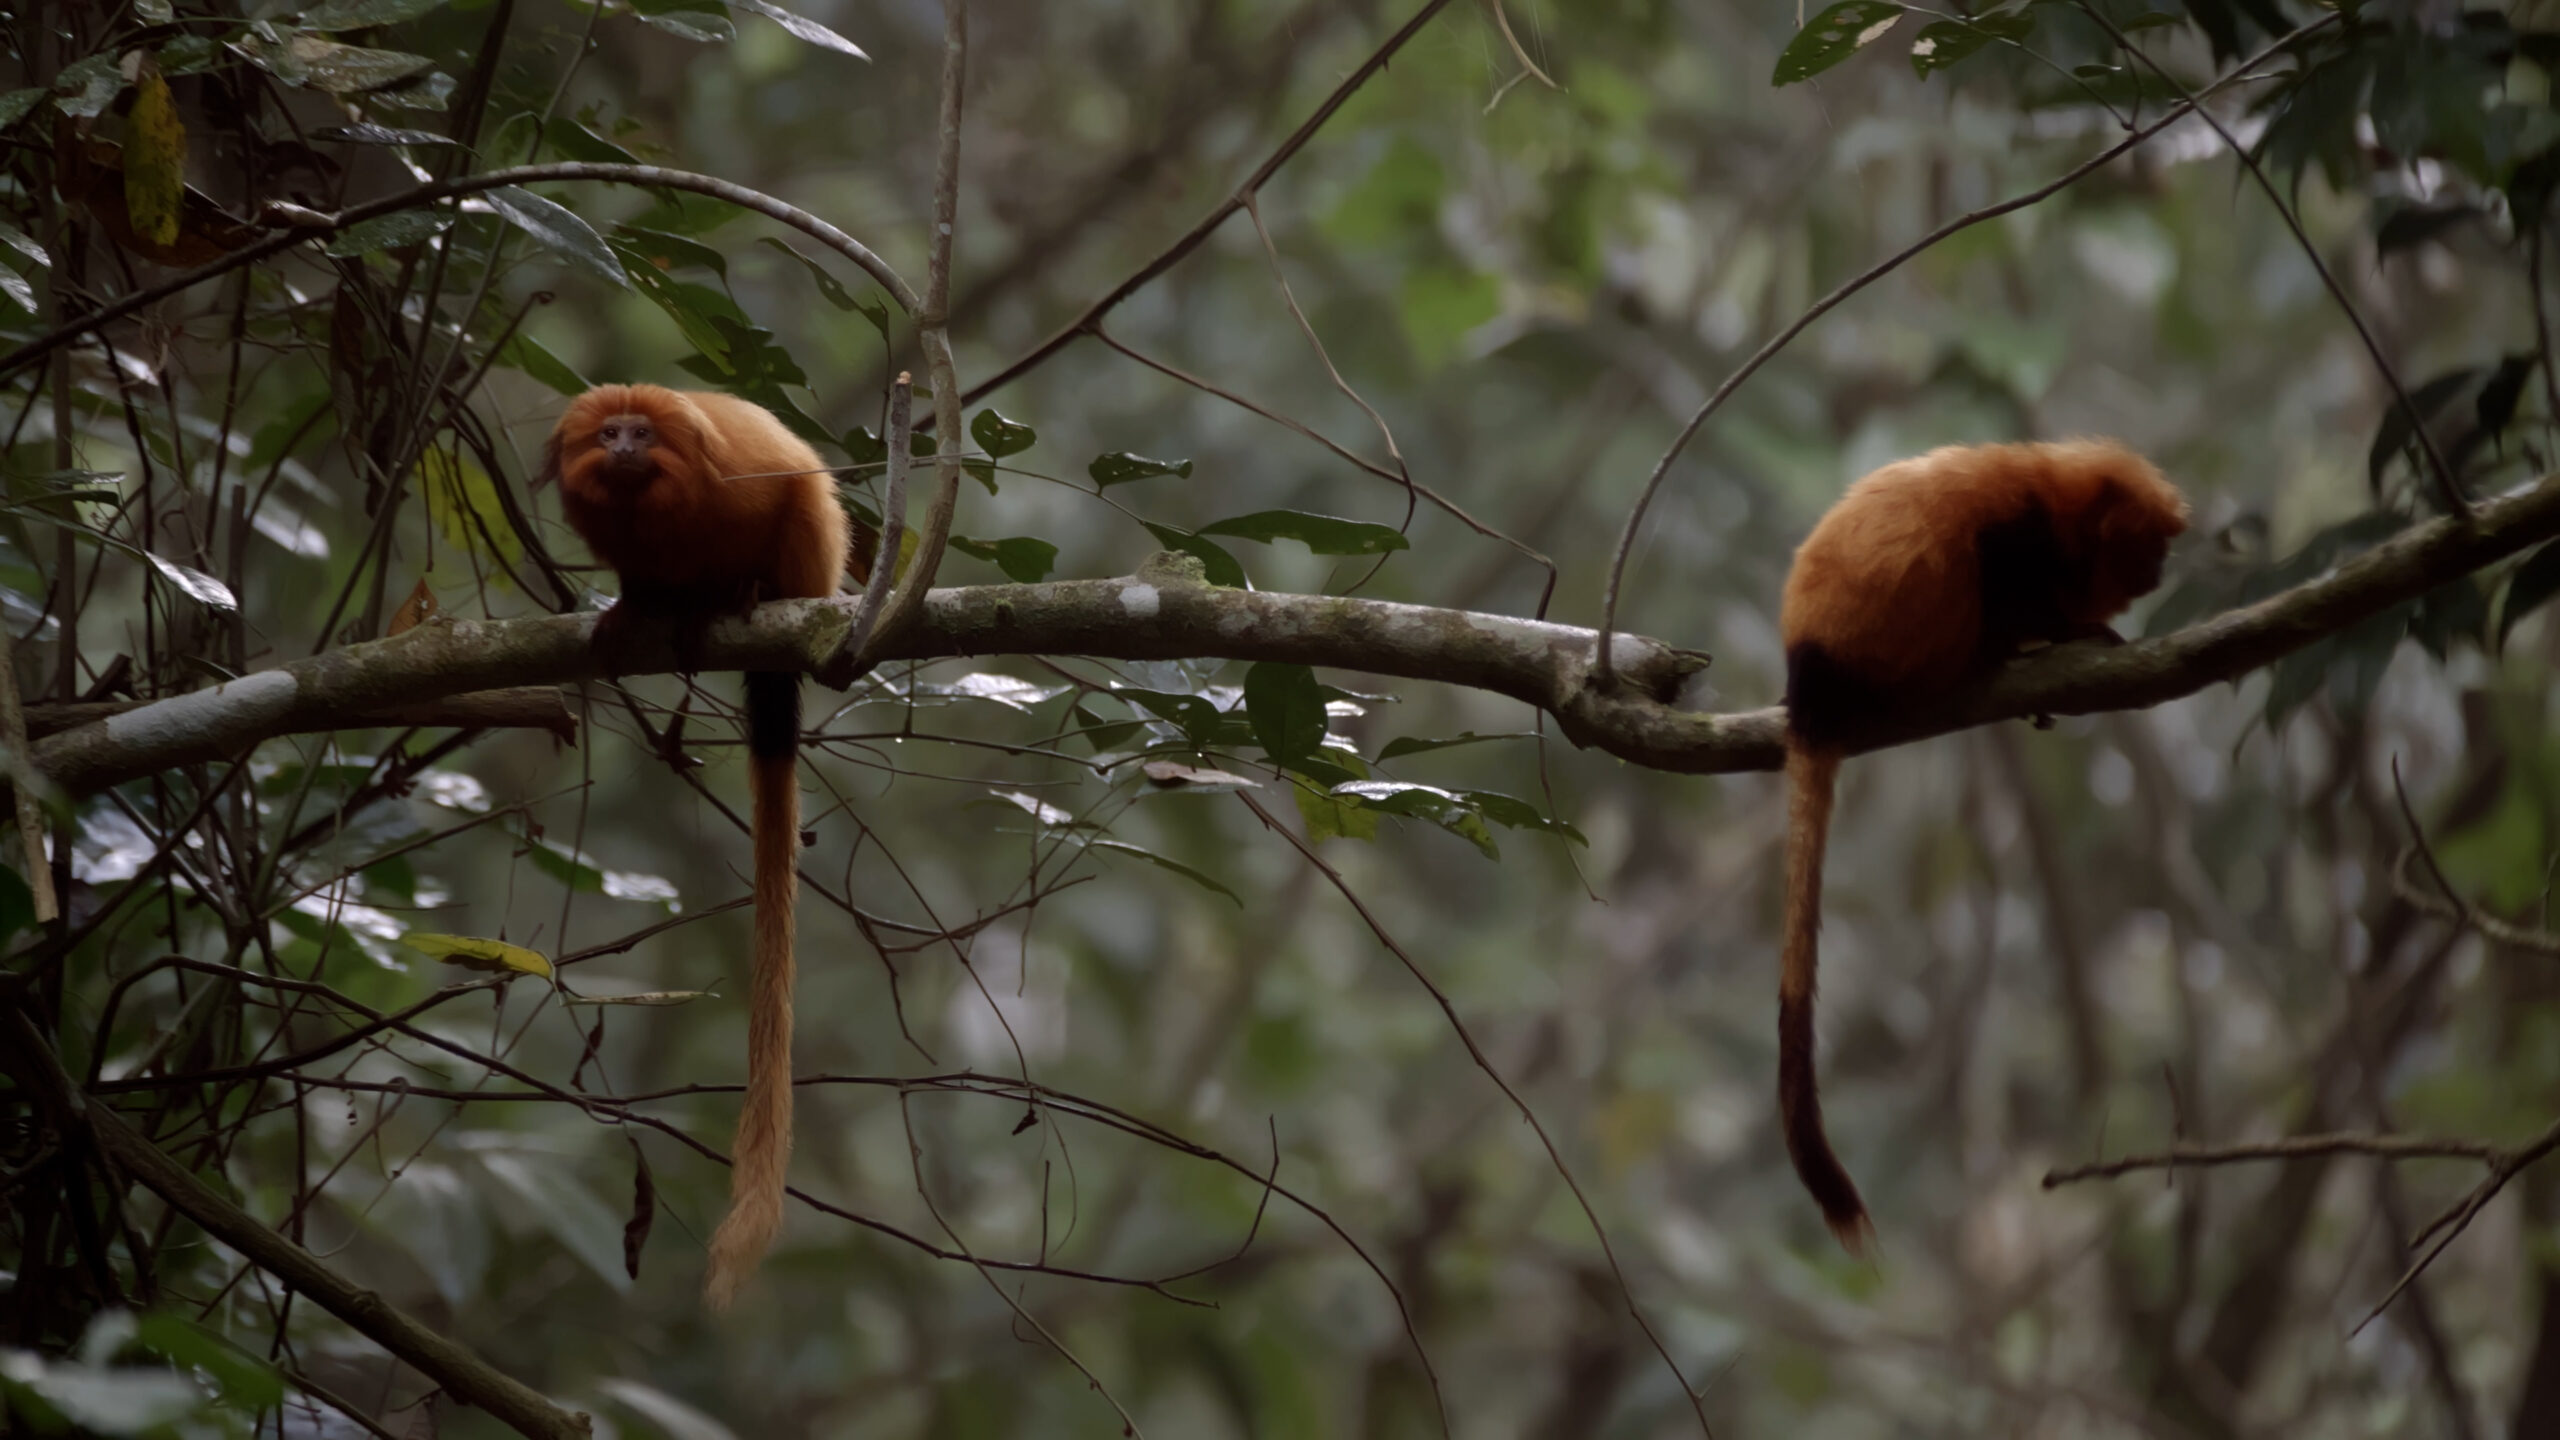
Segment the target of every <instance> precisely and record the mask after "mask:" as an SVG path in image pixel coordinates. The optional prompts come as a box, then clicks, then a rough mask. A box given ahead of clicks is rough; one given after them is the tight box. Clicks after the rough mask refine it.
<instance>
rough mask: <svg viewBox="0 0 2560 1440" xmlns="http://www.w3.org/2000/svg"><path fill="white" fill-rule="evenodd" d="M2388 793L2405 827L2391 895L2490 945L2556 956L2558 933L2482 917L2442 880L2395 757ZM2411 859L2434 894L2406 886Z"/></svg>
mask: <svg viewBox="0 0 2560 1440" xmlns="http://www.w3.org/2000/svg"><path fill="white" fill-rule="evenodd" d="M2391 793H2392V794H2393V795H2395V796H2397V797H2398V798H2399V801H2400V818H2401V820H2403V821H2404V822H2406V823H2407V825H2408V826H2409V843H2408V845H2407V846H2405V847H2404V848H2402V850H2401V851H2400V857H2399V858H2398V859H2396V860H2394V861H2392V862H2391V889H2392V893H2394V894H2396V895H2398V896H2399V897H2400V898H2401V899H2403V900H2405V901H2407V902H2409V903H2410V904H2412V905H2415V906H2416V907H2418V908H2419V909H2421V910H2424V911H2426V912H2427V913H2428V914H2430V915H2433V916H2436V917H2437V918H2438V919H2443V920H2450V921H2452V922H2453V923H2455V924H2456V925H2460V926H2462V927H2463V928H2465V929H2469V930H2476V931H2478V932H2479V933H2480V934H2481V935H2482V936H2483V937H2485V938H2487V939H2488V940H2489V941H2491V942H2492V943H2494V944H2499V945H2512V946H2514V947H2515V948H2517V949H2519V950H2538V951H2540V952H2541V953H2543V954H2545V955H2560V934H2555V933H2553V932H2552V931H2549V930H2533V929H2528V928H2526V927H2525V926H2522V925H2515V924H2510V923H2508V922H2507V921H2504V920H2501V919H2499V918H2498V917H2497V916H2495V915H2490V914H2486V913H2484V912H2482V910H2481V909H2480V907H2479V906H2477V905H2474V904H2472V903H2471V902H2470V901H2469V900H2466V899H2464V898H2463V896H2462V892H2461V891H2459V890H2456V889H2454V888H2453V881H2452V880H2450V879H2448V878H2447V877H2446V875H2445V873H2444V867H2443V866H2442V865H2439V864H2437V863H2436V851H2435V847H2434V846H2433V845H2430V844H2428V843H2427V832H2426V827H2424V826H2422V825H2420V824H2419V823H2418V812H2417V811H2416V810H2415V809H2414V808H2412V807H2411V806H2410V804H2409V790H2408V787H2407V786H2405V785H2403V784H2401V783H2400V757H2399V756H2397V755H2394V756H2392V757H2391ZM2412 857H2415V858H2417V859H2422V860H2424V861H2426V862H2427V875H2428V876H2429V878H2431V879H2433V880H2434V881H2435V882H2436V892H2437V893H2436V894H2433V895H2430V894H2428V893H2427V892H2425V891H2423V890H2421V889H2419V888H2418V887H2417V886H2415V885H2413V884H2411V883H2409V861H2410V859H2411V858H2412Z"/></svg>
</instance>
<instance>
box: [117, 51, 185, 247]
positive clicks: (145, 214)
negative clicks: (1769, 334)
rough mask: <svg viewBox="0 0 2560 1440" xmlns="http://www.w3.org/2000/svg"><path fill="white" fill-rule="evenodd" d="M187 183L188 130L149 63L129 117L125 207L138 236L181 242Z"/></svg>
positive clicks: (155, 241)
mask: <svg viewBox="0 0 2560 1440" xmlns="http://www.w3.org/2000/svg"><path fill="white" fill-rule="evenodd" d="M186 184H187V127H186V122H184V121H182V120H180V119H179V118H178V101H177V97H175V96H173V95H171V94H170V93H169V82H168V81H167V80H165V79H162V78H161V75H160V72H159V70H158V69H157V68H155V67H153V66H149V65H145V66H144V67H143V69H142V73H141V75H140V77H139V78H138V79H137V80H136V81H135V83H134V96H133V113H132V114H131V115H130V116H128V117H126V121H125V141H124V208H125V214H126V216H127V217H128V218H129V219H131V220H132V222H133V231H134V233H135V234H136V235H139V236H141V237H142V238H143V239H145V240H147V241H149V242H151V243H152V244H154V245H173V244H175V243H177V239H178V207H179V206H180V205H181V204H182V203H184V200H185V197H186Z"/></svg>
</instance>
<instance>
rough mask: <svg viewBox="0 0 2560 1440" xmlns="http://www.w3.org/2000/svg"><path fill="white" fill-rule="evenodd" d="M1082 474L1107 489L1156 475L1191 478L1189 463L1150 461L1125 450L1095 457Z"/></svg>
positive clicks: (1181, 461)
mask: <svg viewBox="0 0 2560 1440" xmlns="http://www.w3.org/2000/svg"><path fill="white" fill-rule="evenodd" d="M1084 473H1086V474H1087V475H1090V476H1092V477H1093V483H1094V484H1096V485H1100V486H1102V487H1104V488H1106V489H1108V488H1109V487H1111V486H1113V485H1126V484H1128V483H1129V482H1130V481H1132V480H1145V479H1148V478H1150V477H1153V476H1157V475H1178V476H1180V477H1182V478H1183V479H1185V480H1188V479H1190V478H1191V462H1190V461H1188V460H1150V459H1148V458H1147V457H1146V456H1144V455H1133V454H1131V453H1129V452H1128V451H1126V450H1113V451H1109V452H1107V453H1105V454H1101V455H1097V456H1095V457H1094V460H1093V463H1092V464H1090V465H1087V466H1086V467H1084Z"/></svg>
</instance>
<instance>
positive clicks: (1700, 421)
mask: <svg viewBox="0 0 2560 1440" xmlns="http://www.w3.org/2000/svg"><path fill="white" fill-rule="evenodd" d="M2337 18H2338V17H2337V16H2336V15H2334V14H2332V15H2323V16H2321V17H2320V18H2318V19H2316V20H2313V21H2311V22H2310V23H2308V24H2305V25H2302V26H2300V27H2298V28H2296V29H2295V30H2294V31H2293V32H2292V33H2290V34H2288V35H2286V36H2284V37H2283V38H2282V39H2280V40H2277V41H2276V42H2275V43H2273V44H2271V45H2269V46H2267V48H2265V49H2264V50H2261V51H2259V52H2258V53H2257V54H2255V55H2252V56H2250V57H2249V58H2248V59H2246V60H2243V61H2241V62H2240V63H2239V64H2238V65H2235V66H2233V67H2232V68H2231V69H2230V70H2228V71H2226V72H2225V73H2224V74H2223V75H2222V76H2221V77H2219V78H2218V79H2216V80H2214V81H2213V83H2212V84H2209V85H2207V86H2205V87H2204V89H2203V90H2201V91H2199V92H2197V94H2196V95H2195V97H2194V98H2192V99H2189V100H2186V101H2184V102H2181V103H2180V104H2177V105H2174V106H2172V107H2170V109H2169V111H2168V113H2166V114H2164V115H2162V116H2161V117H2160V118H2159V119H2157V120H2154V121H2152V122H2151V123H2150V124H2148V125H2146V126H2143V127H2142V128H2141V129H2139V130H2136V131H2134V132H2133V133H2132V134H2130V135H2127V136H2126V137H2125V138H2124V139H2122V140H2119V141H2117V142H2116V143H2115V144H2113V145H2110V146H2108V147H2107V148H2106V149H2104V150H2101V151H2099V152H2098V153H2097V154H2095V155H2092V156H2090V157H2089V158H2088V159H2086V160H2083V161H2081V162H2080V163H2079V164H2077V165H2074V166H2072V167H2071V168H2070V169H2068V170H2066V171H2064V172H2062V174H2061V175H2059V176H2058V177H2056V178H2054V179H2053V180H2050V181H2047V182H2046V183H2045V184H2042V185H2039V186H2037V187H2036V188H2035V189H2033V190H2029V191H2027V192H2026V193H2025V194H2022V195H2015V196H2012V197H2010V198H2009V199H2006V200H2003V201H2001V202H1999V203H1998V204H1996V205H1986V206H1984V207H1983V208H1981V209H1979V210H1974V211H1970V212H1968V213H1966V214H1963V215H1959V216H1957V217H1956V218H1955V219H1953V220H1950V221H1948V222H1947V223H1945V224H1944V225H1941V226H1939V227H1938V228H1937V229H1935V230H1932V231H1930V232H1929V233H1928V234H1926V235H1923V236H1921V237H1920V238H1919V239H1917V240H1914V241H1912V242H1911V243H1910V244H1908V245H1905V246H1904V247H1902V248H1901V249H1900V250H1897V251H1895V252H1894V253H1892V254H1891V255H1888V256H1886V257H1885V258H1884V259H1882V260H1879V261H1877V262H1876V263H1875V264H1873V265H1870V266H1868V267H1867V268H1866V269H1865V270H1862V271H1860V272H1859V273H1858V274H1856V275H1853V276H1851V277H1850V278H1849V279H1848V280H1846V281H1843V282H1842V283H1841V284H1840V285H1839V286H1838V287H1836V288H1834V289H1833V290H1832V291H1831V293H1829V294H1827V295H1825V296H1823V297H1822V298H1821V299H1819V300H1816V301H1814V302H1813V304H1812V305H1810V306H1808V307H1807V308H1806V309H1805V311H1804V313H1803V314H1801V315H1798V316H1797V317H1796V318H1795V319H1794V320H1793V321H1791V322H1789V323H1788V325H1787V328H1785V329H1784V330H1781V331H1779V332H1778V333H1777V334H1775V335H1772V336H1770V337H1769V339H1768V340H1767V341H1766V342H1764V343H1763V344H1762V345H1761V346H1760V348H1759V349H1757V350H1754V351H1752V352H1751V355H1750V358H1748V359H1746V360H1744V361H1743V362H1742V363H1741V364H1740V365H1739V366H1737V367H1735V369H1734V371H1733V373H1732V374H1730V375H1727V376H1726V377H1725V378H1724V381H1723V383H1721V384H1719V385H1717V386H1716V388H1715V392H1714V393H1713V394H1711V395H1709V396H1708V397H1707V399H1706V403H1705V404H1702V405H1700V406H1699V407H1698V409H1697V412H1696V413H1695V414H1692V415H1691V416H1690V417H1689V423H1688V424H1686V425H1683V426H1681V427H1680V433H1679V434H1678V435H1675V436H1673V437H1672V440H1671V445H1670V447H1669V448H1668V449H1666V450H1664V451H1663V452H1662V458H1661V459H1659V460H1656V461H1655V462H1654V463H1653V473H1652V474H1651V475H1648V476H1646V477H1645V482H1644V489H1643V490H1641V491H1639V492H1638V493H1637V495H1636V503H1635V506H1634V508H1633V509H1631V510H1629V511H1628V512H1627V522H1626V524H1625V525H1624V526H1622V527H1620V529H1619V531H1618V547H1617V551H1616V553H1615V554H1613V555H1612V556H1611V557H1610V559H1609V584H1608V588H1607V590H1606V591H1605V592H1604V594H1603V597H1602V600H1601V605H1600V635H1599V640H1598V645H1597V651H1596V660H1595V666H1594V668H1595V670H1596V672H1597V675H1598V678H1599V681H1600V683H1601V685H1602V687H1603V688H1606V687H1607V686H1608V685H1610V684H1611V683H1612V682H1613V681H1614V680H1615V678H1616V673H1617V672H1616V665H1615V657H1613V656H1612V655H1611V654H1610V646H1609V639H1610V637H1611V636H1612V635H1613V634H1614V633H1615V632H1616V630H1617V628H1618V593H1619V589H1620V586H1621V585H1622V584H1623V583H1624V581H1625V579H1626V572H1627V559H1628V557H1629V556H1631V555H1633V554H1634V553H1635V544H1636V532H1637V531H1638V530H1639V529H1640V528H1641V527H1642V526H1643V524H1644V516H1645V511H1646V510H1648V509H1650V508H1651V507H1652V505H1653V497H1654V492H1656V491H1658V490H1660V489H1661V488H1662V481H1663V477H1665V476H1666V475H1669V474H1670V473H1671V466H1672V464H1673V462H1675V461H1677V460H1678V459H1679V458H1680V452H1681V451H1683V450H1685V449H1687V448H1688V445H1689V441H1690V439H1691V438H1692V437H1694V436H1695V435H1696V434H1697V433H1698V430H1699V427H1701V426H1703V425H1705V424H1706V423H1707V418H1708V417H1709V416H1711V415H1713V414H1715V413H1716V411H1718V410H1720V409H1722V408H1724V402H1725V401H1727V400H1729V399H1731V398H1732V397H1733V392H1734V391H1736V390H1738V389H1740V388H1741V387H1742V383H1743V382H1744V381H1746V380H1749V379H1750V378H1751V377H1752V376H1753V375H1755V374H1757V373H1759V370H1760V367H1761V366H1763V365H1766V364H1768V363H1769V361H1770V360H1771V359H1772V358H1774V357H1775V356H1776V355H1777V353H1778V352H1779V351H1781V350H1783V349H1785V348H1786V347H1787V345H1788V344H1789V343H1790V342H1791V341H1793V340H1794V339H1795V338H1796V337H1797V336H1798V335H1801V334H1803V333H1804V332H1805V330H1806V329H1807V328H1808V327H1810V326H1811V325H1812V324H1813V322H1814V321H1816V320H1819V319H1821V318H1822V317H1823V316H1824V315H1827V314H1829V313H1830V312H1831V311H1832V309H1833V308H1834V307H1836V306H1838V305H1839V304H1840V302H1841V301H1843V300H1846V299H1848V298H1849V297H1850V296H1852V295H1855V294H1857V293H1858V292H1859V291H1861V290H1864V289H1866V288H1867V287H1868V286H1869V285H1872V284H1874V283H1875V282H1877V281H1878V280H1881V279H1883V278H1884V277H1885V276H1887V275H1890V274H1892V273H1893V272H1894V271H1896V270H1899V269H1901V268H1902V267H1903V266H1904V265H1906V264H1908V263H1910V262H1911V261H1912V260H1914V259H1916V258H1918V257H1919V256H1920V255H1922V254H1924V253H1926V252H1927V251H1929V250H1931V249H1934V248H1936V247H1937V245H1938V244H1939V243H1940V242H1942V241H1944V240H1946V239H1947V238H1948V237H1949V236H1951V235H1954V234H1957V233H1958V232H1960V231H1963V230H1969V229H1971V228H1972V227H1974V226H1976V225H1979V224H1981V223H1982V222H1983V221H1985V220H1996V219H1998V218H1999V217H2001V216H2003V215H2007V214H2010V213H2012V212H2014V211H2018V210H2024V209H2026V208H2027V207H2028V206H2030V205H2036V204H2040V203H2042V202H2043V201H2045V200H2047V199H2049V198H2051V197H2052V196H2054V195H2056V194H2059V193H2061V192H2062V191H2063V190H2065V189H2067V188H2069V187H2070V186H2072V185H2075V184H2077V183H2079V182H2080V181H2081V180H2083V179H2086V178H2087V177H2088V176H2090V175H2093V174H2095V173H2097V172H2098V171H2100V170H2103V169H2105V168H2106V167H2107V166H2108V165H2110V164H2113V163H2114V162H2115V161H2116V160H2117V159H2119V158H2121V157H2122V156H2124V155H2126V154H2127V153H2129V152H2131V151H2132V150H2134V149H2136V148H2137V147H2139V146H2140V145H2141V144H2142V143H2143V142H2144V141H2147V140H2149V139H2150V138H2151V137H2152V136H2154V135H2157V134H2159V133H2160V132H2161V131H2163V130H2166V129H2168V128H2169V127H2170V126H2172V125H2174V124H2176V123H2178V121H2180V120H2182V119H2184V118H2186V116H2187V114H2188V112H2190V111H2193V110H2196V109H2198V108H2199V106H2200V103H2201V102H2202V100H2203V99H2204V98H2205V97H2206V96H2209V95H2211V94H2213V93H2214V92H2215V91H2217V90H2220V89H2222V88H2223V87H2224V86H2226V85H2229V84H2231V83H2232V82H2233V81H2235V80H2238V79H2240V78H2241V77H2243V76H2245V75H2247V74H2248V73H2249V72H2250V71H2252V70H2255V69H2256V68H2257V67H2258V66H2260V65H2262V64H2264V63H2266V61H2267V60H2268V59H2269V58H2271V57H2273V56H2274V55H2276V54H2278V53H2279V52H2281V51H2282V50H2284V48H2285V47H2286V46H2288V45H2291V44H2293V43H2294V42H2295V41H2297V40H2300V39H2302V38H2303V37H2304V36H2307V35H2310V34H2312V33H2314V32H2316V31H2318V30H2320V29H2322V28H2323V27H2325V26H2328V25H2331V24H2334V23H2336V21H2337Z"/></svg>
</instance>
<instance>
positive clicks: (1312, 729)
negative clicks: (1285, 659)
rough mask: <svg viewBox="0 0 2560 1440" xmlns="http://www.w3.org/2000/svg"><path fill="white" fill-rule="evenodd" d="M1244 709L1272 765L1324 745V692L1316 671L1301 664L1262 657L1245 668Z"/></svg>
mask: <svg viewBox="0 0 2560 1440" xmlns="http://www.w3.org/2000/svg"><path fill="white" fill-rule="evenodd" d="M1244 709H1245V716H1246V718H1248V719H1250V720H1251V721H1252V722H1253V737H1254V738H1255V739H1256V740H1259V741H1261V742H1262V749H1263V753H1264V754H1267V755H1269V756H1270V757H1271V761H1272V763H1273V764H1275V765H1286V764H1288V763H1290V762H1291V761H1293V760H1300V759H1304V758H1305V757H1307V756H1309V755H1313V754H1314V753H1316V750H1317V749H1318V747H1320V746H1322V745H1323V744H1324V735H1325V712H1324V695H1323V693H1322V692H1321V691H1320V690H1319V689H1318V688H1317V686H1316V672H1315V671H1313V670H1311V669H1309V668H1308V667H1306V666H1304V665H1290V664H1284V663H1282V662H1280V661H1275V660H1265V661H1262V662H1260V663H1259V664H1256V665H1255V666H1254V667H1253V668H1252V669H1250V670H1247V671H1246V672H1245V675H1244Z"/></svg>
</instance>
